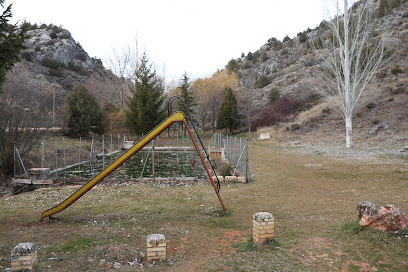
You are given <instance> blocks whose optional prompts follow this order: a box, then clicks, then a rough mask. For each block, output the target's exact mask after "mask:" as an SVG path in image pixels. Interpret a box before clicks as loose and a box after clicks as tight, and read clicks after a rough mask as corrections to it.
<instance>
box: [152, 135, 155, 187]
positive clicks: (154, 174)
mask: <svg viewBox="0 0 408 272" xmlns="http://www.w3.org/2000/svg"><path fill="white" fill-rule="evenodd" d="M152 170H153V179H154V178H155V172H154V140H153V141H152Z"/></svg>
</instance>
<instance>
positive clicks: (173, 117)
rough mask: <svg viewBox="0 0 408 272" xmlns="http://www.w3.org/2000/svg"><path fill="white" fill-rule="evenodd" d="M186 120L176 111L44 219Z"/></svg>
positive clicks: (64, 206) (51, 210) (45, 213)
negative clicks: (167, 129) (165, 132)
mask: <svg viewBox="0 0 408 272" xmlns="http://www.w3.org/2000/svg"><path fill="white" fill-rule="evenodd" d="M183 120H184V114H183V113H182V112H176V113H174V114H172V115H171V116H170V117H168V118H167V119H166V120H164V121H163V122H162V123H160V124H159V125H158V126H157V127H155V128H154V129H153V130H151V131H150V132H149V133H148V134H147V135H146V136H145V137H144V138H142V139H141V140H140V141H139V142H137V143H136V144H135V145H134V146H133V147H131V148H130V149H129V150H128V151H126V152H125V153H123V155H122V156H120V157H119V158H118V159H116V160H115V161H114V162H113V163H112V164H110V165H109V166H108V167H106V168H105V169H104V170H102V172H100V173H99V174H98V175H96V176H95V177H94V178H93V179H91V180H90V181H89V182H88V183H86V184H85V185H84V186H82V187H81V188H79V189H78V191H76V192H75V193H73V194H72V195H71V196H70V197H68V198H67V199H66V200H64V201H63V202H62V203H61V204H59V205H58V206H55V207H54V208H51V209H49V210H46V211H45V212H43V213H42V214H41V219H40V221H42V220H43V219H44V218H45V217H49V216H51V215H53V214H56V213H59V212H61V211H62V210H64V209H65V208H67V207H69V206H70V205H71V204H72V203H74V202H75V201H76V200H77V199H78V198H80V197H81V196H82V195H83V194H85V193H86V192H87V191H89V190H90V189H91V188H92V187H93V186H95V185H96V184H97V183H98V182H100V181H101V180H103V179H104V178H105V177H106V176H108V175H109V174H110V173H112V172H113V171H114V170H115V169H116V168H118V167H119V166H120V165H122V164H123V163H124V162H125V161H127V160H128V159H129V158H130V157H132V156H133V155H134V154H135V153H137V152H138V151H139V150H140V149H142V148H143V147H144V146H145V145H147V144H148V143H149V142H150V141H151V140H153V139H154V138H155V137H156V136H157V135H159V134H160V133H161V132H162V131H163V130H165V129H166V128H167V127H169V126H170V125H171V124H172V123H174V122H182V121H183Z"/></svg>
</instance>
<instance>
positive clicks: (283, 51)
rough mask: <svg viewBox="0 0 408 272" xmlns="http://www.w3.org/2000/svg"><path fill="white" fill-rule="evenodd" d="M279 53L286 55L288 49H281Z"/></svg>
mask: <svg viewBox="0 0 408 272" xmlns="http://www.w3.org/2000/svg"><path fill="white" fill-rule="evenodd" d="M280 53H281V54H282V55H286V54H287V53H288V49H287V48H282V49H281V51H280Z"/></svg>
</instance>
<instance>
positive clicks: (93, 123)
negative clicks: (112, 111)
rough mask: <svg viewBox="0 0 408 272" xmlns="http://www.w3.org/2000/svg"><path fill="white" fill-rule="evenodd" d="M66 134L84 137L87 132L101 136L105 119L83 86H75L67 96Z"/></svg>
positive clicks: (94, 100) (104, 126)
mask: <svg viewBox="0 0 408 272" xmlns="http://www.w3.org/2000/svg"><path fill="white" fill-rule="evenodd" d="M67 106H68V124H67V126H68V134H69V135H70V136H86V135H88V134H89V131H92V132H94V133H96V134H99V135H100V134H103V133H104V132H105V128H106V121H105V120H106V118H105V116H104V114H103V113H102V111H101V109H100V107H99V105H98V103H97V102H96V98H95V96H94V95H92V94H91V93H90V92H89V91H88V90H87V89H86V88H85V86H84V85H82V84H77V85H76V86H75V87H74V89H73V90H72V91H71V92H70V93H69V94H68V96H67Z"/></svg>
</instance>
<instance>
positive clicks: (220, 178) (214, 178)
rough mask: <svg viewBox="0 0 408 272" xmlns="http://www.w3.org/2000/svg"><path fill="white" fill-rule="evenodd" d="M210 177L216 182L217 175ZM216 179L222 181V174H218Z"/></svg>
mask: <svg viewBox="0 0 408 272" xmlns="http://www.w3.org/2000/svg"><path fill="white" fill-rule="evenodd" d="M212 179H213V181H214V182H217V177H216V176H213V177H212ZM218 180H219V181H220V182H223V181H224V177H223V176H218Z"/></svg>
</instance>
